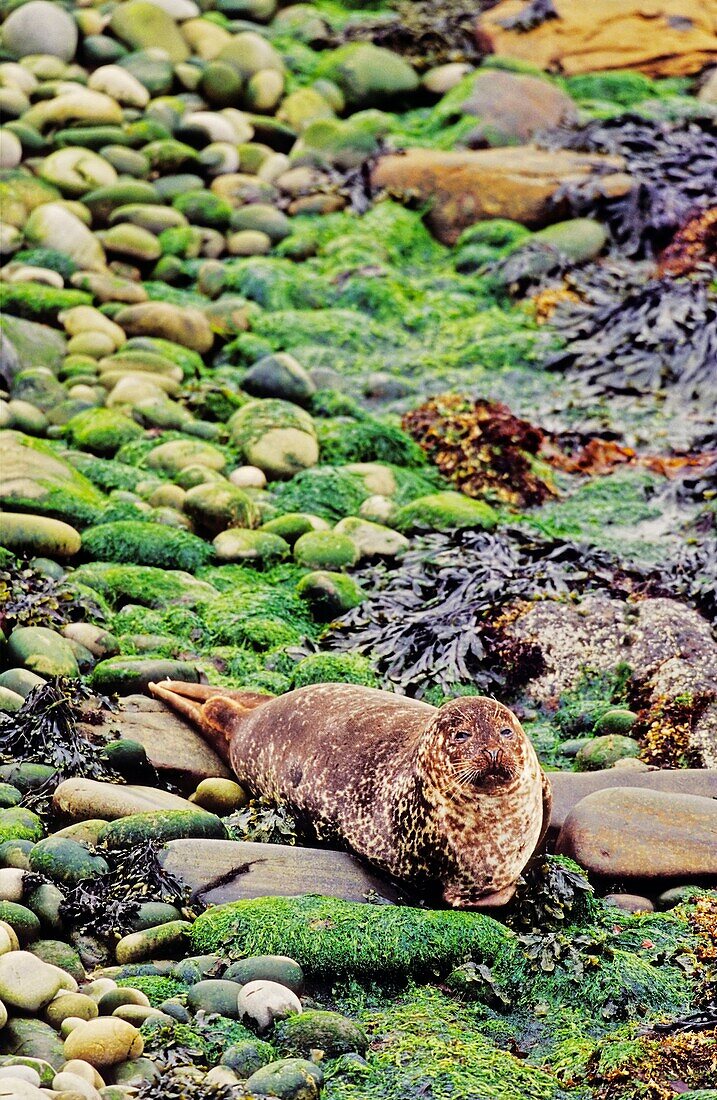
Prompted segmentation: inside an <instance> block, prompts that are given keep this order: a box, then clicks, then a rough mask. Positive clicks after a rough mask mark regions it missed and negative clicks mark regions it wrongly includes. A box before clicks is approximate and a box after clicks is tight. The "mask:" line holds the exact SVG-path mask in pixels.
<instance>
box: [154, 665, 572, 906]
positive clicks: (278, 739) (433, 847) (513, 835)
mask: <svg viewBox="0 0 717 1100" xmlns="http://www.w3.org/2000/svg"><path fill="white" fill-rule="evenodd" d="M150 691H151V692H152V694H153V695H155V696H156V697H157V698H158V699H162V700H164V701H165V702H166V703H168V704H169V705H170V706H172V707H173V708H174V709H175V710H177V711H179V712H180V713H181V714H183V715H184V716H185V717H187V718H189V719H190V720H191V721H192V722H193V723H194V724H196V725H197V726H199V728H200V730H201V731H202V733H203V735H204V737H205V738H206V740H208V741H209V742H210V743H211V744H212V746H213V747H214V748H215V749H216V750H217V751H218V752H219V753H220V755H222V756H223V758H224V759H226V760H228V761H229V763H230V764H231V766H232V768H233V769H234V771H235V773H236V775H237V777H238V779H239V780H240V781H241V782H242V783H244V784H246V785H247V787H248V788H249V789H250V790H251V791H252V792H253V793H254V794H256V795H262V796H264V797H267V798H269V799H271V800H272V801H275V802H277V803H282V804H284V805H285V806H286V807H287V808H288V809H289V811H290V812H291V813H292V814H293V815H294V816H295V817H296V818H297V820H298V822H299V824H300V825H301V827H302V828H307V827H308V828H309V829H310V830H311V832H313V834H314V835H315V836H316V838H317V839H318V840H319V841H321V842H326V843H328V844H332V845H337V844H338V845H340V846H342V847H344V848H348V849H349V850H350V851H352V852H353V853H354V854H355V855H357V856H359V857H362V858H363V859H365V860H367V861H368V862H369V863H370V864H371V865H372V866H373V867H375V868H377V869H378V870H380V871H382V872H384V873H385V874H387V875H389V876H390V877H391V878H393V879H395V880H396V881H398V882H399V883H401V884H403V885H404V886H405V887H407V888H409V889H410V890H412V891H415V890H417V889H418V890H422V891H428V892H429V893H430V894H433V893H434V892H435V891H436V890H437V891H438V892H439V893H440V896H441V897H442V898H443V900H444V902H446V903H447V904H448V905H451V906H455V907H460V908H470V907H473V906H480V907H481V908H485V907H491V906H498V905H502V904H504V903H505V902H507V901H508V900H509V899H510V897H512V894H513V892H514V890H515V885H516V882H517V880H518V878H519V876H520V873H521V871H522V870H523V868H524V867H525V865H526V863H527V862H528V860H529V859H530V857H531V855H532V854H533V852H534V851H535V849H536V848H537V847H538V846H539V844H540V842H541V840H542V838H543V837H544V835H545V832H546V830H547V825H548V820H549V817H550V805H551V796H550V786H549V783H548V781H547V778H546V777H545V775H544V774H543V772H542V769H541V767H540V764H539V762H538V758H537V756H536V753H535V750H534V748H533V746H532V744H531V743H530V741H529V740H528V738H527V736H526V734H525V733H524V731H523V729H522V727H521V725H520V723H519V722H518V720H517V718H516V717H515V715H514V714H513V713H512V712H511V711H510V710H508V708H507V707H504V706H502V705H501V704H500V703H497V702H495V701H494V700H492V699H487V698H482V697H477V696H471V697H465V698H461V699H454V700H452V701H451V702H448V703H445V704H444V705H443V706H442V707H440V708H437V707H433V706H430V705H429V704H428V703H423V702H419V701H417V700H415V699H407V698H405V697H404V696H401V695H393V694H391V693H389V692H385V691H379V690H376V689H375V688H367V687H359V686H356V685H353V684H342V683H339V684H336V683H329V684H314V685H311V686H309V687H303V688H299V689H297V690H296V691H290V692H288V693H287V694H286V695H280V696H276V697H272V696H265V695H258V694H255V693H253V692H243V691H228V690H226V689H224V688H216V687H207V686H204V685H201V684H188V683H179V682H176V681H165V682H163V683H160V684H150Z"/></svg>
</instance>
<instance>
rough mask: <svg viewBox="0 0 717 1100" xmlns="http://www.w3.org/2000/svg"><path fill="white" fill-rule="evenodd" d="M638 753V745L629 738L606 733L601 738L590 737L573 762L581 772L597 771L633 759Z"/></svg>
mask: <svg viewBox="0 0 717 1100" xmlns="http://www.w3.org/2000/svg"><path fill="white" fill-rule="evenodd" d="M639 752H640V747H639V745H638V744H637V742H636V741H633V740H632V738H631V737H621V736H620V735H619V734H614V733H606V734H604V735H603V736H602V737H592V738H591V739H590V740H589V741H588V742H587V744H585V745H583V746H582V748H580V749H579V750H578V752H577V753H576V755H575V762H576V763H577V765H578V768H580V770H581V771H588V772H589V771H599V770H600V769H602V768H610V767H612V765H613V764H616V763H617V762H618V761H619V760H623V759H625V758H626V757H635V756H637V755H638V753H639Z"/></svg>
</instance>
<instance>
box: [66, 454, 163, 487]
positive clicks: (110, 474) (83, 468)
mask: <svg viewBox="0 0 717 1100" xmlns="http://www.w3.org/2000/svg"><path fill="white" fill-rule="evenodd" d="M65 458H66V459H67V461H68V462H69V463H70V464H71V465H72V466H74V468H75V469H76V470H77V471H79V473H81V474H83V475H84V476H85V477H86V478H87V479H88V480H89V481H91V482H92V484H93V485H95V486H96V487H97V488H98V489H102V490H103V491H104V492H109V491H110V490H112V489H129V490H133V489H135V488H136V486H137V482H138V481H140V480H141V479H142V478H143V476H144V475H143V474H142V473H140V471H138V470H137V469H136V468H135V467H134V466H130V465H128V464H127V463H126V462H116V461H115V460H114V459H109V458H97V457H96V456H95V455H88V454H84V453H83V452H81V451H67V452H66V453H65ZM157 483H158V484H159V479H158V482H157Z"/></svg>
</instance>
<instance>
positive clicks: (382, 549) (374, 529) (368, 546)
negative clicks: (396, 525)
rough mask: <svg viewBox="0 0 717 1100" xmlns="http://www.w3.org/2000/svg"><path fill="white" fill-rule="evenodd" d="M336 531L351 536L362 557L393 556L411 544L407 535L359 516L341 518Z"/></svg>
mask: <svg viewBox="0 0 717 1100" xmlns="http://www.w3.org/2000/svg"><path fill="white" fill-rule="evenodd" d="M334 533H335V534H337V535H338V534H340V535H346V536H347V538H350V539H351V541H352V542H353V543H354V544H355V545H356V546H357V547H358V550H359V553H360V555H361V557H362V558H372V557H388V558H392V557H395V556H396V554H400V553H402V552H403V551H404V550H407V549H408V547H409V545H410V543H409V540H408V539H407V538H406V536H405V535H402V534H401V533H400V532H399V531H393V530H392V529H391V528H390V527H384V526H383V525H382V524H380V523H372V522H370V521H369V520H366V519H359V518H358V517H357V516H347V517H346V518H345V519H342V520H339V522H338V523H337V524H336V526H335V527H334Z"/></svg>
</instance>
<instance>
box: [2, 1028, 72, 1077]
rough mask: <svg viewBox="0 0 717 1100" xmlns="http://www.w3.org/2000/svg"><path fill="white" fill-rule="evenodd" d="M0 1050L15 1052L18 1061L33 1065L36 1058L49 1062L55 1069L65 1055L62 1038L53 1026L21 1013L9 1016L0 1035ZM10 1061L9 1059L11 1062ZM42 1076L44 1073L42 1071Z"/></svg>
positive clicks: (57, 1069) (62, 1061)
mask: <svg viewBox="0 0 717 1100" xmlns="http://www.w3.org/2000/svg"><path fill="white" fill-rule="evenodd" d="M0 1044H1V1045H0V1050H1V1051H2V1053H3V1054H12V1055H15V1058H16V1061H15V1063H14V1064H16V1065H17V1064H18V1061H17V1059H19V1060H20V1064H25V1065H27V1064H28V1063H29V1064H30V1065H33V1064H34V1063H36V1062H38V1061H39V1062H40V1063H49V1064H50V1065H51V1066H52V1068H53V1070H54V1072H55V1073H58V1072H59V1071H60V1069H61V1068H62V1066H64V1064H65V1062H66V1061H67V1059H66V1058H65V1050H64V1046H63V1043H62V1039H61V1038H60V1036H59V1035H58V1034H57V1032H56V1031H55V1029H54V1028H53V1027H50V1025H49V1024H45V1023H43V1022H42V1020H30V1019H27V1018H25V1017H24V1016H14V1017H12V1018H11V1019H10V1020H8V1022H7V1024H6V1025H5V1027H4V1028H3V1030H2V1036H1V1037H0ZM11 1064H12V1063H11ZM42 1079H43V1080H47V1076H46V1075H45V1074H44V1073H43V1075H42Z"/></svg>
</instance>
